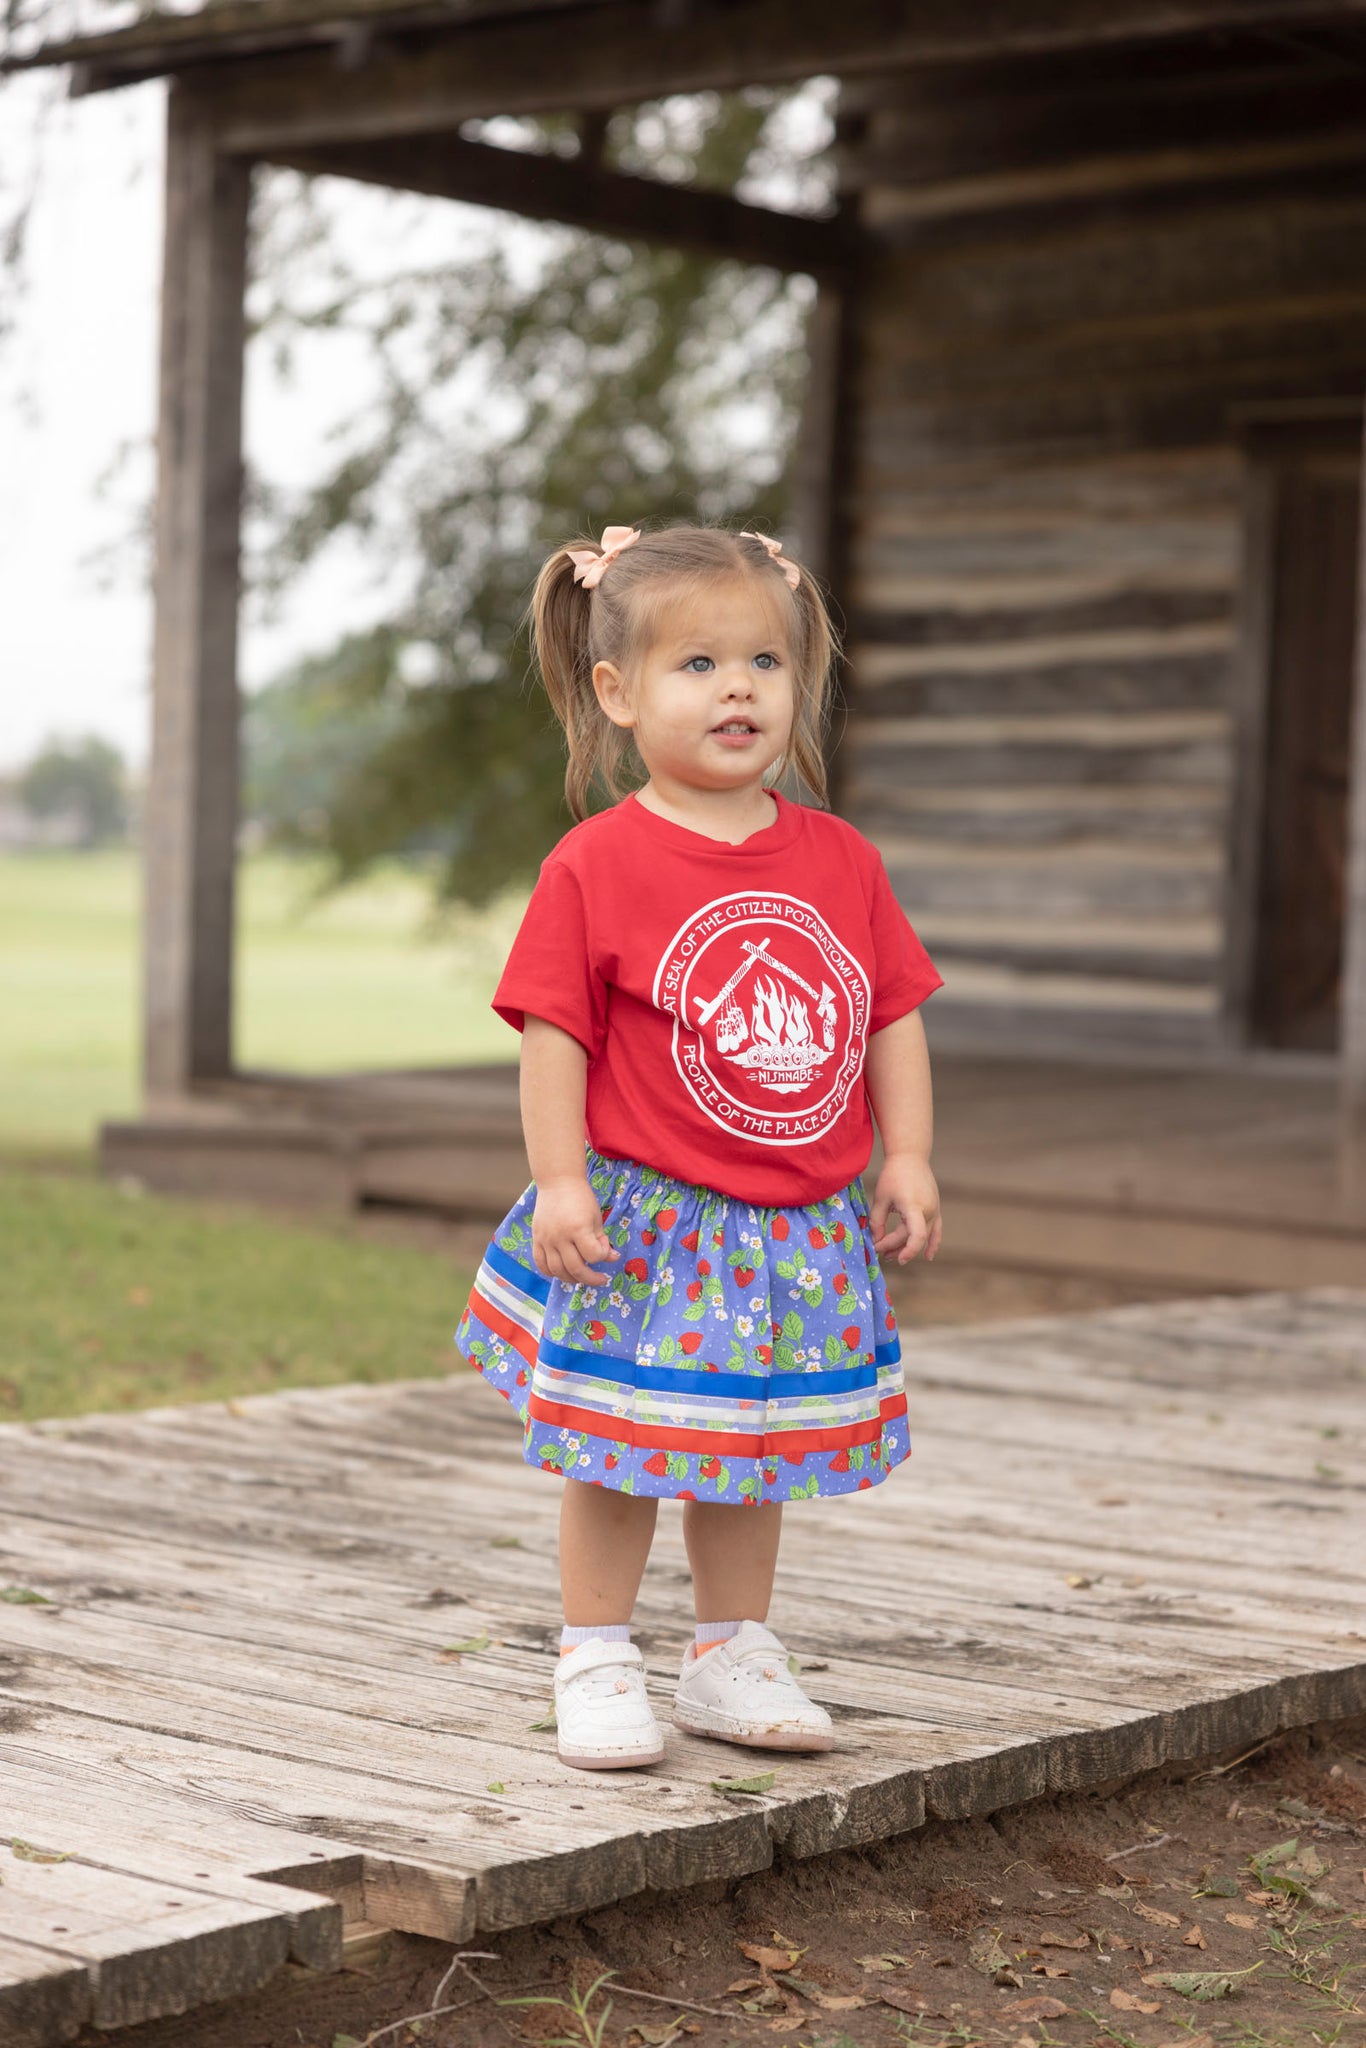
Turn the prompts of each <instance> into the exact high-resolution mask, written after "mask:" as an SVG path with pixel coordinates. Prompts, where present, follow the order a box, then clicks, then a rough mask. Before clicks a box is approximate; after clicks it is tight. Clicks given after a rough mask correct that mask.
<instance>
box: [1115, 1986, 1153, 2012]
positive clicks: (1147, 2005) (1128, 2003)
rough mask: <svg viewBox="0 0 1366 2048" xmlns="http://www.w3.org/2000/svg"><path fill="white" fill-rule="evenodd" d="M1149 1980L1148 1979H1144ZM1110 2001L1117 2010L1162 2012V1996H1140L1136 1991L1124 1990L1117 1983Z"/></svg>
mask: <svg viewBox="0 0 1366 2048" xmlns="http://www.w3.org/2000/svg"><path fill="white" fill-rule="evenodd" d="M1144 1982H1145V1983H1146V1982H1147V1979H1146V1978H1145V1979H1144ZM1110 2003H1111V2005H1112V2006H1113V2007H1114V2008H1115V2010H1116V2012H1161V2010H1162V2001H1161V1999H1160V1998H1140V1997H1139V1995H1138V1993H1137V1992H1136V1991H1123V1990H1121V1988H1120V1986H1119V1985H1118V1984H1116V1986H1115V1988H1114V1990H1113V1991H1112V1992H1111V1993H1110Z"/></svg>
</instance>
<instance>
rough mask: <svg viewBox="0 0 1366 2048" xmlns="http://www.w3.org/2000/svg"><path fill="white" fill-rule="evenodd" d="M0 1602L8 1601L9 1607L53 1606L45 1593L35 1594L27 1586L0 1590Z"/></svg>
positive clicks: (7, 1587) (6, 1587)
mask: <svg viewBox="0 0 1366 2048" xmlns="http://www.w3.org/2000/svg"><path fill="white" fill-rule="evenodd" d="M0 1600H5V1601H8V1603H9V1605H10V1606H11V1607H51V1606H52V1605H53V1604H54V1603H53V1602H52V1601H51V1600H49V1599H48V1597H47V1594H46V1593H35V1592H34V1591H33V1590H32V1589H31V1587H28V1586H5V1587H3V1588H0Z"/></svg>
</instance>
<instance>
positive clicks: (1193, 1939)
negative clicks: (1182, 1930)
mask: <svg viewBox="0 0 1366 2048" xmlns="http://www.w3.org/2000/svg"><path fill="white" fill-rule="evenodd" d="M1181 1945H1182V1947H1183V1948H1208V1947H1209V1943H1208V1942H1207V1941H1206V1940H1205V1936H1204V1931H1203V1929H1202V1928H1201V1927H1200V1926H1199V1924H1198V1923H1197V1925H1196V1926H1194V1927H1192V1928H1191V1929H1190V1932H1189V1933H1187V1934H1183V1935H1182V1937H1181Z"/></svg>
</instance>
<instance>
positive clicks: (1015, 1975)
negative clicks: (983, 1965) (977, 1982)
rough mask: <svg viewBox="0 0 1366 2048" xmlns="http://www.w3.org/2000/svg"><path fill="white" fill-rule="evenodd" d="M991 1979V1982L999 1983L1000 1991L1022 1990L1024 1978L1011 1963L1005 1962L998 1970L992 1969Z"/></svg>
mask: <svg viewBox="0 0 1366 2048" xmlns="http://www.w3.org/2000/svg"><path fill="white" fill-rule="evenodd" d="M991 1981H992V1983H993V1984H999V1985H1000V1987H1001V1989H1002V1991H1023V1990H1024V1978H1023V1977H1022V1976H1021V1975H1020V1973H1019V1971H1018V1970H1017V1969H1016V1968H1015V1967H1014V1965H1013V1964H1011V1963H1006V1964H1005V1965H1004V1966H1003V1967H1002V1968H1001V1969H999V1970H993V1971H992V1973H991Z"/></svg>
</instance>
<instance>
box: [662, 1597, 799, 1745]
mask: <svg viewBox="0 0 1366 2048" xmlns="http://www.w3.org/2000/svg"><path fill="white" fill-rule="evenodd" d="M674 1720H675V1721H676V1722H677V1723H678V1726H679V1727H680V1728H687V1729H689V1730H690V1731H691V1732H692V1734H694V1735H714V1736H716V1737H717V1738H718V1740H719V1741H722V1742H739V1743H743V1744H744V1745H745V1746H746V1747H748V1748H751V1749H833V1748H834V1746H835V1730H834V1727H833V1725H832V1723H831V1720H830V1716H829V1715H828V1714H827V1713H826V1711H825V1708H824V1707H818V1706H817V1705H816V1703H815V1701H814V1700H809V1699H808V1698H807V1696H806V1694H805V1693H804V1692H803V1691H802V1689H801V1687H800V1686H799V1685H798V1683H797V1681H796V1679H795V1678H794V1677H793V1676H792V1673H791V1672H790V1671H789V1670H788V1668H787V1651H786V1650H785V1649H784V1648H783V1646H782V1644H781V1643H780V1642H779V1641H778V1638H777V1637H776V1636H775V1635H774V1633H773V1631H772V1629H768V1628H765V1627H764V1625H763V1623H762V1622H758V1621H747V1622H745V1623H743V1624H742V1626H741V1629H740V1632H739V1634H738V1635H736V1636H732V1638H731V1640H730V1641H729V1642H728V1643H718V1644H717V1645H716V1647H715V1649H712V1650H707V1651H704V1653H703V1654H702V1655H701V1656H700V1657H699V1656H698V1654H697V1645H696V1644H695V1643H690V1644H689V1645H688V1652H687V1655H686V1656H685V1657H684V1659H683V1670H682V1673H681V1675H680V1677H679V1680H678V1691H677V1692H676V1693H675V1695H674Z"/></svg>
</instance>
